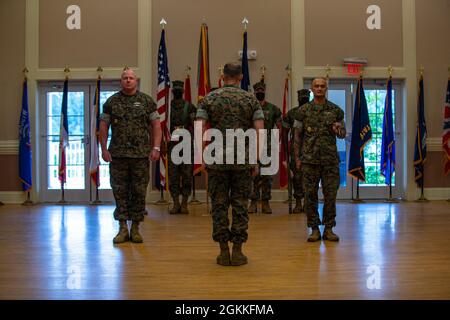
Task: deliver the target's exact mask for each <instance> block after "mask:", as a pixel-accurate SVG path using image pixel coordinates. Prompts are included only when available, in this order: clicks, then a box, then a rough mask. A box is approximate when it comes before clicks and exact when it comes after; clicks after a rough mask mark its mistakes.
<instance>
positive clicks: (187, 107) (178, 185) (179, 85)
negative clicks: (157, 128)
mask: <svg viewBox="0 0 450 320" xmlns="http://www.w3.org/2000/svg"><path fill="white" fill-rule="evenodd" d="M183 86H184V83H183V81H179V80H176V81H173V82H172V93H173V97H174V99H173V100H172V101H171V103H170V132H172V133H173V132H174V130H176V129H186V130H189V131H190V132H191V134H192V133H193V127H194V118H195V113H196V111H197V110H196V108H195V107H194V105H193V104H192V103H190V102H188V101H186V100H183V92H184V89H183ZM180 141H181V140H180ZM177 143H179V142H176V141H170V142H169V143H168V155H169V191H170V195H171V196H172V199H173V207H172V208H171V209H170V210H169V213H170V214H177V213H182V214H188V213H189V211H188V205H187V201H188V198H189V195H190V194H191V190H192V162H191V164H184V163H182V164H178V165H176V164H174V163H173V162H172V158H171V155H172V149H173V148H174V147H175V145H176V144H177ZM180 194H181V195H182V202H181V205H180V199H179V196H180Z"/></svg>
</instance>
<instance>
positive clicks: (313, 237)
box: [308, 227, 321, 242]
mask: <svg viewBox="0 0 450 320" xmlns="http://www.w3.org/2000/svg"><path fill="white" fill-rule="evenodd" d="M320 239H321V237H320V230H319V227H312V228H311V234H310V235H309V237H308V242H316V241H319V240H320Z"/></svg>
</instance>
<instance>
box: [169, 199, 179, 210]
mask: <svg viewBox="0 0 450 320" xmlns="http://www.w3.org/2000/svg"><path fill="white" fill-rule="evenodd" d="M180 210H181V206H180V198H179V197H178V196H176V197H173V206H172V208H170V210H169V213H170V214H177V213H180Z"/></svg>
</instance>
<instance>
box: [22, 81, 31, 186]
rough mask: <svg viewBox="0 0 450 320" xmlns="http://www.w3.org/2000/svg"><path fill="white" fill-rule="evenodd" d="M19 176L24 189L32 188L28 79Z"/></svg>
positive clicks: (24, 88)
mask: <svg viewBox="0 0 450 320" xmlns="http://www.w3.org/2000/svg"><path fill="white" fill-rule="evenodd" d="M19 178H20V180H21V181H22V189H23V191H29V190H30V189H31V186H32V185H33V183H32V178H31V138H30V116H29V114H28V86H27V79H26V78H25V80H24V81H23V92H22V112H21V114H20V123H19Z"/></svg>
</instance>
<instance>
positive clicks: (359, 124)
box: [348, 77, 372, 181]
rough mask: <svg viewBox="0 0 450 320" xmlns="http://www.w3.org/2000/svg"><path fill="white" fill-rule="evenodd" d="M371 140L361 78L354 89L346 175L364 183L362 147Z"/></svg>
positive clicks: (370, 129)
mask: <svg viewBox="0 0 450 320" xmlns="http://www.w3.org/2000/svg"><path fill="white" fill-rule="evenodd" d="M371 139H372V128H371V126H370V121H369V112H368V110H367V101H366V95H365V94H364V87H363V78H362V77H359V80H358V87H357V89H356V99H355V109H354V112H353V122H352V141H351V144H350V158H349V161H348V174H349V175H351V176H352V177H354V178H355V179H358V180H361V181H366V174H365V167H364V147H365V146H366V144H367V143H368V142H369V141H370V140H371Z"/></svg>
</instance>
